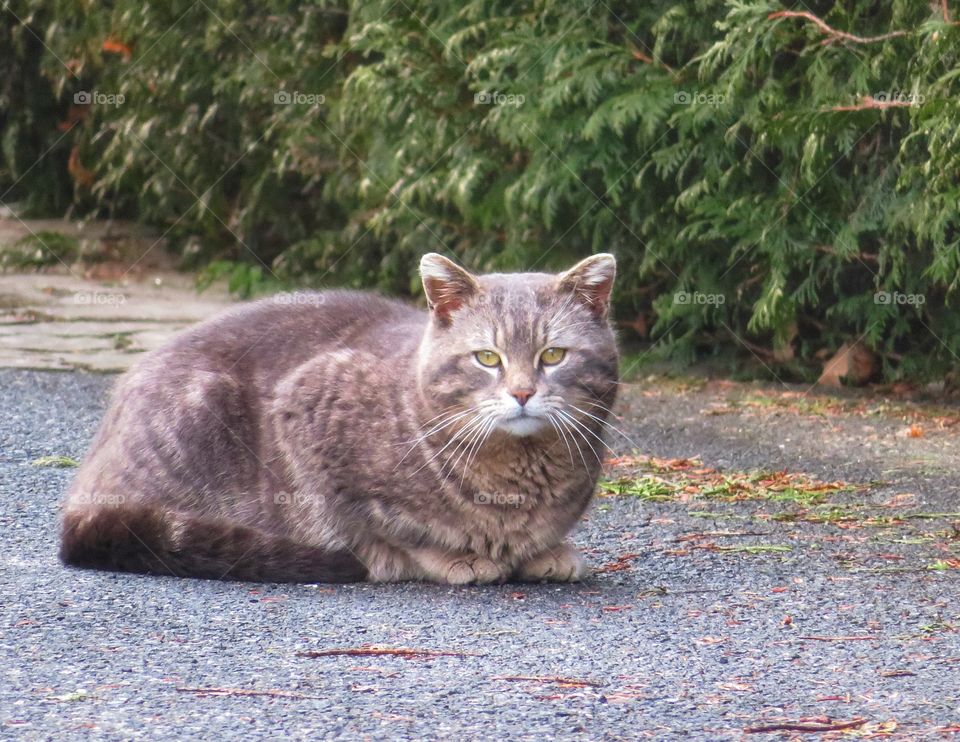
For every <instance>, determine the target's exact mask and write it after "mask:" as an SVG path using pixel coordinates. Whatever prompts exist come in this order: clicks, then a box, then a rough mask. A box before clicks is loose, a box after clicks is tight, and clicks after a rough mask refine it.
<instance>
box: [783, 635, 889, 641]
mask: <svg viewBox="0 0 960 742" xmlns="http://www.w3.org/2000/svg"><path fill="white" fill-rule="evenodd" d="M800 638H801V639H805V640H807V641H811V642H869V641H878V640H879V639H880V637H879V636H801V637H800Z"/></svg>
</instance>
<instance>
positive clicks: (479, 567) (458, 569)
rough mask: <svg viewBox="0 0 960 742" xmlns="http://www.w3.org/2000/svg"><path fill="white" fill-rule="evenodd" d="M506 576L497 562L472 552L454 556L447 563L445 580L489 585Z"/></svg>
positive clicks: (458, 583) (456, 583)
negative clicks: (468, 554)
mask: <svg viewBox="0 0 960 742" xmlns="http://www.w3.org/2000/svg"><path fill="white" fill-rule="evenodd" d="M505 578H506V575H505V574H504V571H503V569H501V567H500V565H498V564H497V563H496V562H494V561H491V560H490V559H487V558H486V557H482V556H477V555H475V554H471V555H470V556H463V557H455V558H453V559H452V560H451V561H450V562H449V564H448V565H447V569H446V573H445V574H444V576H443V581H444V582H446V583H447V584H448V585H489V584H490V583H491V582H503V581H504V579H505Z"/></svg>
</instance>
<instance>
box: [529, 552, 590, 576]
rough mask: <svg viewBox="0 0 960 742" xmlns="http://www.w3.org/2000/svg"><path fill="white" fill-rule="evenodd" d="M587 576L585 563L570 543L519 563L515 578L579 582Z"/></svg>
mask: <svg viewBox="0 0 960 742" xmlns="http://www.w3.org/2000/svg"><path fill="white" fill-rule="evenodd" d="M586 576H587V563H586V561H584V558H583V557H582V556H581V555H580V552H579V551H577V550H576V549H575V548H573V547H572V546H571V545H570V544H560V545H559V546H556V547H554V548H553V549H548V550H547V551H545V552H543V553H541V554H538V555H537V556H535V557H534V558H533V559H531V560H530V561H528V562H525V563H524V564H521V565H520V568H519V569H518V570H517V579H518V580H521V581H523V582H542V581H547V582H580V580H582V579H583V578H584V577H586Z"/></svg>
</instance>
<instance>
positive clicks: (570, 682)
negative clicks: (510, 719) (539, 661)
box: [490, 675, 603, 688]
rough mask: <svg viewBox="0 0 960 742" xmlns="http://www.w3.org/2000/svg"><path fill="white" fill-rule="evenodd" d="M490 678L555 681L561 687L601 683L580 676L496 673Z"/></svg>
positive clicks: (597, 686) (584, 686)
mask: <svg viewBox="0 0 960 742" xmlns="http://www.w3.org/2000/svg"><path fill="white" fill-rule="evenodd" d="M490 679H491V680H516V681H529V682H531V683H555V684H556V685H559V686H561V687H563V688H599V687H601V686H602V685H603V683H600V682H597V681H596V680H584V679H581V678H561V677H549V676H541V675H497V676H495V677H492V678H490Z"/></svg>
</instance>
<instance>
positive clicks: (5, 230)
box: [0, 213, 231, 371]
mask: <svg viewBox="0 0 960 742" xmlns="http://www.w3.org/2000/svg"><path fill="white" fill-rule="evenodd" d="M49 232H57V233H60V234H66V235H69V236H70V237H73V238H76V239H78V240H79V241H80V243H81V244H83V245H84V249H85V250H88V249H90V245H91V244H93V249H95V250H100V251H101V254H102V253H103V252H104V251H111V250H112V251H114V254H112V255H109V256H108V258H107V259H106V260H100V261H98V262H95V263H90V264H88V265H84V264H82V263H72V262H71V263H70V264H69V265H67V264H62V263H57V262H56V261H54V262H53V264H52V265H50V266H48V267H44V268H43V269H40V270H32V271H27V270H24V271H23V272H20V271H18V272H12V273H10V272H8V273H3V274H0V366H6V367H13V368H32V369H55V370H67V369H86V370H90V371H120V370H123V369H125V368H127V367H128V366H129V365H130V364H131V363H132V362H133V361H134V360H135V359H136V358H137V356H138V354H140V353H142V352H144V351H147V350H151V349H153V348H156V347H157V346H159V345H161V344H163V343H164V342H166V341H167V340H168V339H169V338H170V337H171V336H172V335H174V334H175V333H177V332H178V331H180V330H182V329H183V328H185V327H187V326H189V325H191V324H193V323H194V322H198V321H200V320H203V319H206V318H207V317H210V316H212V315H213V314H215V313H217V312H219V311H220V310H222V309H223V308H224V307H225V306H227V305H228V304H230V303H231V299H230V297H229V296H228V295H227V292H226V291H225V290H224V289H223V288H222V287H212V288H210V289H208V290H206V291H204V292H203V293H198V291H197V290H196V288H195V284H194V279H193V277H192V276H188V275H184V274H181V273H177V272H176V271H175V270H174V269H173V265H172V264H171V263H170V260H169V258H168V257H167V256H166V254H165V253H164V251H163V249H162V247H161V245H162V242H161V241H159V240H158V239H157V238H156V237H155V236H153V235H150V234H149V233H145V232H143V231H142V229H141V228H139V227H135V226H133V225H129V224H124V223H117V222H113V223H109V224H107V223H95V224H92V225H84V226H78V225H77V224H76V223H73V222H68V221H54V220H37V221H30V220H24V221H21V220H20V219H18V218H16V217H15V216H13V215H11V214H9V213H7V214H6V215H0V253H2V252H3V251H9V250H13V249H15V246H16V244H17V242H18V241H19V240H20V239H21V238H23V237H24V236H27V235H30V234H39V235H41V236H42V235H44V234H45V233H49ZM41 239H42V237H41Z"/></svg>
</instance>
